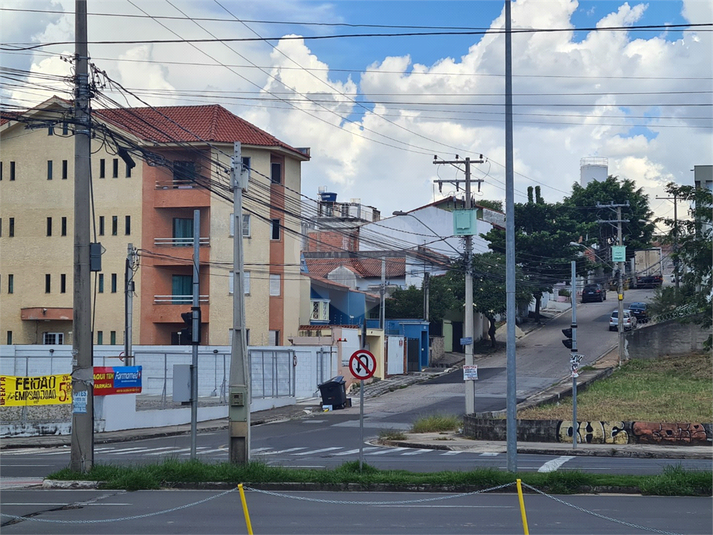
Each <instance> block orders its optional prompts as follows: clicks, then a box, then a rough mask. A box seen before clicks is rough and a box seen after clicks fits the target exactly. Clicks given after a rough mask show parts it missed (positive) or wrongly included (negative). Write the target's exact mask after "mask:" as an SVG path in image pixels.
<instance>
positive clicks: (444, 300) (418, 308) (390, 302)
mask: <svg viewBox="0 0 713 535" xmlns="http://www.w3.org/2000/svg"><path fill="white" fill-rule="evenodd" d="M460 304H462V301H461V302H460V303H459V302H458V300H457V299H456V298H455V296H454V295H453V292H452V290H451V284H450V279H448V278H447V277H445V276H437V277H433V276H432V277H430V278H429V290H428V312H429V313H428V316H429V318H428V319H429V321H433V322H435V323H441V322H442V321H443V318H444V316H445V315H446V314H447V313H448V312H449V311H451V310H453V309H455V308H457V307H458V306H459V305H460ZM385 314H386V317H387V318H390V319H391V318H410V319H422V318H423V314H424V310H423V290H422V289H420V288H417V287H416V286H410V287H408V288H407V289H405V290H402V289H397V290H395V291H394V292H393V293H392V294H391V296H390V298H389V299H387V300H386V311H385Z"/></svg>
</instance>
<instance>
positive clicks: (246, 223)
mask: <svg viewBox="0 0 713 535" xmlns="http://www.w3.org/2000/svg"><path fill="white" fill-rule="evenodd" d="M230 236H235V214H230ZM249 237H250V214H243V238H249Z"/></svg>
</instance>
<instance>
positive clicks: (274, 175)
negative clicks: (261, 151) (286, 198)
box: [270, 162, 282, 184]
mask: <svg viewBox="0 0 713 535" xmlns="http://www.w3.org/2000/svg"><path fill="white" fill-rule="evenodd" d="M270 178H271V180H272V183H273V184H281V183H282V164H281V163H274V162H273V163H272V164H271V165H270Z"/></svg>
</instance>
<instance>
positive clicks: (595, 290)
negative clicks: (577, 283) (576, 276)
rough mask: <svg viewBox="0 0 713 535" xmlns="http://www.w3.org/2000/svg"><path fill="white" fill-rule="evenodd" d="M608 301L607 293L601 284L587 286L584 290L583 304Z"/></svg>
mask: <svg viewBox="0 0 713 535" xmlns="http://www.w3.org/2000/svg"><path fill="white" fill-rule="evenodd" d="M606 300H607V291H606V289H605V288H604V286H602V285H601V284H586V285H585V286H584V289H583V290H582V303H588V302H589V301H599V302H600V303H601V302H602V301H606Z"/></svg>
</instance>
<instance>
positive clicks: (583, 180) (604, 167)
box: [579, 157, 609, 188]
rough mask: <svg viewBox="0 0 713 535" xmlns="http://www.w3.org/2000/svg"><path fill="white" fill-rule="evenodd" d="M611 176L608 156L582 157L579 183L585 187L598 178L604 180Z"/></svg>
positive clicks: (598, 180) (599, 180)
mask: <svg viewBox="0 0 713 535" xmlns="http://www.w3.org/2000/svg"><path fill="white" fill-rule="evenodd" d="M608 176H609V161H608V160H607V159H606V158H596V157H589V158H582V159H581V160H580V161H579V185H580V186H582V187H583V188H586V187H587V184H589V183H590V182H592V181H593V180H596V181H597V182H604V181H605V180H606V179H607V177H608Z"/></svg>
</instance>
